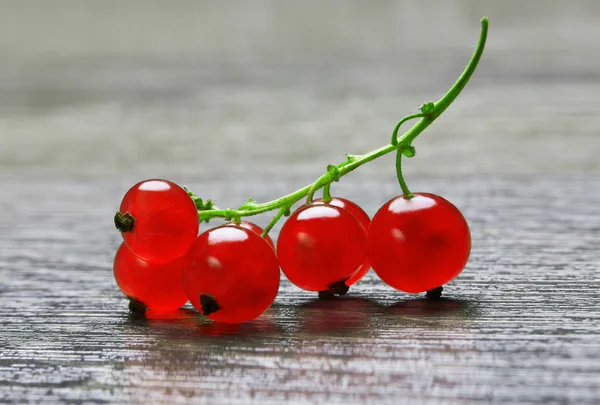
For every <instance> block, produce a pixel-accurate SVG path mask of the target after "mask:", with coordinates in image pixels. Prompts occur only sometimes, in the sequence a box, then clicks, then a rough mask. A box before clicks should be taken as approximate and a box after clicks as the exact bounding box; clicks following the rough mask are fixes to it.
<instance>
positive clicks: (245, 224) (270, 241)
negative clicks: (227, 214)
mask: <svg viewBox="0 0 600 405" xmlns="http://www.w3.org/2000/svg"><path fill="white" fill-rule="evenodd" d="M225 225H227V226H241V227H242V228H246V229H248V230H250V231H252V232H254V233H255V234H257V235H259V236H260V235H262V233H263V229H262V228H261V227H260V226H258V225H256V224H254V223H252V222H246V221H242V222H240V223H239V224H235V223H234V222H229V223H227V224H225ZM264 240H265V241H267V243H268V244H269V246H271V248H273V250H275V244H274V243H273V239H271V237H270V236H269V235H267V236H265V237H264Z"/></svg>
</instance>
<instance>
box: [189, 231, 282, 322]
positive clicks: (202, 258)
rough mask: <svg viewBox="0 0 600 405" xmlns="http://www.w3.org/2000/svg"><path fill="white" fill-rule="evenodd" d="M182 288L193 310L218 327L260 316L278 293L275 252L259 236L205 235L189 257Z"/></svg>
mask: <svg viewBox="0 0 600 405" xmlns="http://www.w3.org/2000/svg"><path fill="white" fill-rule="evenodd" d="M188 259H189V260H190V261H189V264H188V266H187V267H186V268H185V270H184V276H183V284H184V289H185V291H186V294H187V296H188V298H189V300H190V302H191V303H192V305H193V306H194V307H196V309H197V310H198V311H200V312H202V313H203V314H204V315H206V316H208V317H209V318H210V319H212V320H214V321H217V322H225V323H240V322H246V321H249V320H252V319H254V318H256V317H258V316H260V315H261V314H262V313H263V312H265V311H266V310H267V308H269V306H270V305H271V304H272V303H273V301H274V300H275V296H276V295H277V291H278V290H279V264H278V263H277V257H276V256H275V252H274V251H273V249H272V248H271V247H270V246H269V244H268V243H266V242H265V240H264V239H263V238H261V237H260V236H259V235H257V234H256V233H254V232H253V231H250V230H248V229H245V228H242V227H239V226H228V225H223V226H220V227H217V228H213V229H210V230H208V231H206V232H204V233H203V234H201V235H200V236H199V237H198V239H197V240H196V242H194V244H193V245H192V247H191V248H190V250H189V253H188Z"/></svg>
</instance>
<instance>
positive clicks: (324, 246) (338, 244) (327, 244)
mask: <svg viewBox="0 0 600 405" xmlns="http://www.w3.org/2000/svg"><path fill="white" fill-rule="evenodd" d="M277 254H278V256H279V264H280V265H281V269H282V270H283V272H284V273H285V275H286V276H287V278H288V279H289V280H290V281H291V282H292V283H294V284H295V285H297V286H298V287H300V288H303V289H305V290H308V291H327V290H329V291H332V292H337V291H336V290H337V288H341V285H343V284H344V282H345V281H346V280H347V279H349V278H350V277H352V276H353V275H354V274H355V273H356V272H357V271H358V270H359V269H360V268H361V267H362V265H363V263H364V261H365V257H366V233H365V229H364V228H363V226H362V225H361V224H360V222H359V221H358V219H356V217H355V216H354V215H352V214H351V213H350V212H348V211H346V210H344V209H341V208H339V207H336V206H333V205H322V204H317V205H307V206H302V207H300V208H299V209H298V210H296V211H295V212H294V213H293V214H292V215H291V216H290V218H289V219H288V220H287V221H286V223H285V224H284V225H283V228H282V229H281V232H280V234H279V239H278V240H277ZM346 290H347V287H346ZM346 290H342V291H341V292H338V293H340V294H343V293H345V292H346Z"/></svg>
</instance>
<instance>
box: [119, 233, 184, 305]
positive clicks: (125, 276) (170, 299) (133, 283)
mask: <svg viewBox="0 0 600 405" xmlns="http://www.w3.org/2000/svg"><path fill="white" fill-rule="evenodd" d="M186 264H187V260H186V259H185V257H180V258H177V259H175V260H174V261H172V262H168V263H159V264H158V263H149V262H146V261H144V260H142V259H140V258H139V257H137V256H136V255H134V254H133V253H131V251H130V250H129V249H128V248H127V246H126V245H125V243H122V244H121V246H120V247H119V249H118V250H117V254H116V256H115V261H114V266H113V271H114V275H115V280H116V281H117V285H118V286H119V288H120V289H121V291H122V292H123V294H125V295H126V296H127V297H129V298H132V299H135V300H137V301H139V302H141V303H142V304H143V305H144V306H145V307H146V308H148V309H151V310H155V311H158V312H169V311H174V310H176V309H178V308H180V307H182V306H183V305H184V304H185V303H186V302H187V296H186V295H185V291H184V290H183V285H182V284H181V277H182V275H183V268H184V267H185V265H186Z"/></svg>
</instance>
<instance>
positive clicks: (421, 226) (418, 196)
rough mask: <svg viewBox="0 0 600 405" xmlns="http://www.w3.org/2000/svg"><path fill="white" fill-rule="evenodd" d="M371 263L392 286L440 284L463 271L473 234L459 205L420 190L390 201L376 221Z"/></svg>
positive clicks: (410, 288) (420, 288) (411, 289)
mask: <svg viewBox="0 0 600 405" xmlns="http://www.w3.org/2000/svg"><path fill="white" fill-rule="evenodd" d="M367 245H368V252H369V253H368V254H369V260H370V261H371V266H372V267H373V270H374V271H375V273H377V275H378V276H379V277H380V278H381V279H382V280H383V281H384V282H385V283H386V284H388V285H390V286H391V287H393V288H396V289H398V290H401V291H405V292H408V293H419V292H425V291H429V290H431V289H434V288H437V287H440V286H442V285H444V284H446V283H448V282H449V281H451V280H453V279H454V278H455V277H456V276H458V275H459V274H460V272H461V271H462V270H463V268H464V267H465V265H466V264H467V260H468V259H469V254H470V251H471V234H470V232H469V226H468V225H467V221H466V220H465V218H464V217H463V216H462V214H461V213H460V211H459V210H458V208H456V207H455V206H454V205H452V204H451V203H450V202H448V201H447V200H445V199H444V198H442V197H440V196H437V195H434V194H428V193H415V195H414V197H413V198H411V199H406V198H404V197H403V196H400V197H396V198H393V199H391V200H390V201H388V202H387V203H386V204H384V205H383V206H382V207H381V208H380V209H379V211H378V212H377V214H375V216H374V217H373V220H372V221H371V226H370V227H369V232H368V237H367Z"/></svg>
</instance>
